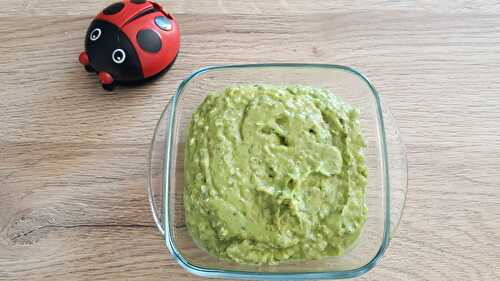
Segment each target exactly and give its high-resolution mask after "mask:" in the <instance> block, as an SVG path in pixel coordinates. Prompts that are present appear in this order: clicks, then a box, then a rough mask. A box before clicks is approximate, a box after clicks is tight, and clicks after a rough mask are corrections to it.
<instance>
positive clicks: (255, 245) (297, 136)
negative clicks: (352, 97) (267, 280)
mask: <svg viewBox="0 0 500 281" xmlns="http://www.w3.org/2000/svg"><path fill="white" fill-rule="evenodd" d="M358 116H359V111H358V110H357V109H355V108H353V107H351V106H349V105H348V104H346V103H344V102H343V101H342V100H341V99H339V98H338V97H336V96H335V95H334V94H332V93H330V92H328V91H327V90H323V89H316V88H309V87H302V86H289V87H270V86H240V87H233V88H227V89H225V90H224V91H222V92H216V93H211V94H209V95H208V96H207V98H206V99H205V101H204V102H203V103H202V104H201V105H200V106H199V107H198V109H197V110H196V112H195V113H194V114H193V119H192V121H191V124H190V128H189V132H188V138H187V141H186V150H185V162H184V163H185V167H184V168H185V182H186V184H185V191H184V206H185V214H186V224H187V227H188V230H189V233H190V234H191V236H192V238H193V239H194V241H195V242H196V243H197V244H198V245H199V246H200V247H202V248H203V249H205V250H206V251H208V252H209V253H210V254H211V255H213V256H216V257H218V258H221V259H224V260H232V261H235V262H238V263H245V264H271V263H278V262H282V261H286V260H291V259H293V260H297V259H319V258H322V257H326V256H337V255H341V254H342V253H343V252H344V251H345V250H346V249H347V248H349V246H351V245H352V244H353V242H354V241H355V240H356V238H357V237H358V236H359V234H360V232H361V229H362V227H363V224H364V222H365V220H366V216H367V215H366V214H367V208H366V205H365V191H366V184H367V182H366V181H367V168H366V166H365V161H364V157H363V152H362V149H363V147H365V142H364V141H363V137H362V135H361V132H360V127H359V123H358Z"/></svg>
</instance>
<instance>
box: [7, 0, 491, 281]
mask: <svg viewBox="0 0 500 281" xmlns="http://www.w3.org/2000/svg"><path fill="white" fill-rule="evenodd" d="M434 2H435V3H434ZM164 4H165V6H166V7H167V8H168V9H170V10H171V11H172V12H174V13H175V14H176V15H177V17H178V20H179V23H180V26H181V29H182V36H183V37H182V49H181V53H180V56H179V59H178V60H177V62H176V64H175V65H174V66H173V68H172V69H171V70H170V72H169V73H168V74H167V75H165V76H163V77H162V78H161V79H159V80H157V81H155V82H153V83H151V84H148V85H145V86H143V87H136V88H118V89H117V91H115V93H114V94H108V93H105V92H103V90H101V88H100V86H99V85H98V84H97V78H96V77H95V76H94V75H92V74H88V73H86V72H85V71H84V70H83V69H82V67H81V66H80V65H79V64H78V61H77V57H78V54H79V52H80V51H82V48H83V40H84V38H83V37H84V33H85V30H86V28H87V26H88V24H89V23H90V20H91V19H92V17H93V16H95V15H96V14H97V13H98V11H99V10H100V9H102V8H103V7H104V6H106V5H107V3H105V2H103V1H97V0H82V1H68V0H65V1H58V0H43V1H41V0H24V1H6V0H0V7H2V9H1V10H0V66H1V67H0V82H1V83H0V94H1V95H0V280H186V281H188V280H200V278H198V277H194V276H192V275H190V274H189V273H187V272H185V271H184V270H183V269H181V268H180V267H179V266H178V265H177V264H176V262H175V261H174V260H173V259H172V257H171V256H170V255H169V253H168V251H167V250H166V249H165V247H164V246H163V242H162V238H161V236H160V235H159V233H158V232H157V231H156V229H155V227H154V223H153V220H152V217H151V214H150V212H149V206H148V203H147V195H146V190H145V185H146V180H145V171H146V153H147V150H148V145H149V142H150V139H151V136H152V133H153V128H154V126H155V123H156V120H157V119H158V117H159V114H160V112H161V110H162V108H163V107H164V106H165V105H166V104H167V102H168V100H169V98H170V97H171V96H172V93H174V91H175V89H176V87H177V86H178V85H179V82H180V80H181V79H182V78H183V77H186V75H188V74H189V73H190V72H192V71H194V70H195V69H197V68H199V67H202V66H206V65H213V64H226V63H257V62H270V61H274V62H316V63H337V64H344V65H350V66H353V67H355V68H357V69H359V70H361V71H362V72H363V73H365V74H366V75H367V76H368V77H369V78H370V79H371V80H372V82H373V83H374V84H375V86H376V87H377V88H378V90H379V91H380V92H381V94H382V96H383V98H384V100H385V102H386V104H388V105H389V106H390V107H391V108H392V111H393V114H394V116H395V118H396V120H397V121H398V124H399V126H400V130H401V134H402V137H403V140H404V142H405V143H406V145H407V150H408V161H409V191H408V197H407V205H406V210H405V214H404V217H403V219H402V222H401V226H400V228H399V232H398V233H397V235H396V236H395V238H394V240H393V242H392V244H391V246H390V248H389V250H388V251H387V253H386V255H385V257H384V258H383V259H382V262H381V264H380V265H378V266H377V267H376V268H375V269H373V270H372V271H370V272H369V273H367V274H366V275H364V276H362V277H361V278H359V280H380V281H382V280H415V281H417V280H418V281H421V280H453V281H460V280H464V281H465V280H485V281H486V280H487V281H490V280H500V254H499V253H500V234H499V232H500V160H499V159H500V125H499V124H500V4H499V2H498V1H492V0H490V1H383V0H378V1H377V0H373V1H338V2H334V1H299V0H280V1H264V0H259V1H257V0H251V1H229V0H218V1H209V0H200V1H188V0H182V1H174V0H172V1H165V2H164Z"/></svg>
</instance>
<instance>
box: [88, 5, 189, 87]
mask: <svg viewBox="0 0 500 281" xmlns="http://www.w3.org/2000/svg"><path fill="white" fill-rule="evenodd" d="M179 45H180V32H179V27H178V25H177V22H176V20H175V19H174V17H173V16H172V15H171V14H169V13H166V12H165V11H164V10H163V8H162V7H161V6H160V5H159V4H157V3H154V2H151V1H146V0H125V1H122V2H118V3H115V4H112V5H110V6H108V7H107V8H106V9H104V10H103V11H102V12H101V13H100V14H98V15H97V17H96V18H95V19H94V20H93V21H92V23H91V24H90V26H89V28H88V30H87V35H86V37H85V52H83V53H81V54H80V57H79V60H80V63H81V64H83V65H84V66H85V69H86V70H87V71H89V72H96V73H97V74H98V75H99V80H100V81H101V83H102V86H103V88H104V89H106V90H112V89H113V88H114V86H115V84H116V83H130V82H132V83H134V82H142V81H145V80H147V79H149V78H152V77H154V76H156V75H158V74H160V73H162V72H164V71H167V70H168V69H169V68H170V66H171V65H172V64H173V63H174V61H175V59H176V58H177V54H178V52H179Z"/></svg>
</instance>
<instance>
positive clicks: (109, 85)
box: [99, 71, 115, 91]
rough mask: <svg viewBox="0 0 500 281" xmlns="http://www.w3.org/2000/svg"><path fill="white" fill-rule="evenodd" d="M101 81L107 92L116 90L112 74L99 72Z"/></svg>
mask: <svg viewBox="0 0 500 281" xmlns="http://www.w3.org/2000/svg"><path fill="white" fill-rule="evenodd" d="M99 80H100V81H101V84H102V88H103V89H104V90H106V91H112V90H113V89H114V88H115V83H114V82H115V80H114V79H113V76H111V74H109V73H107V72H105V71H102V72H99Z"/></svg>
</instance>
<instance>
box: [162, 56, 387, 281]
mask: <svg viewBox="0 0 500 281" xmlns="http://www.w3.org/2000/svg"><path fill="white" fill-rule="evenodd" d="M265 67H283V68H287V67H289V68H293V67H311V68H327V69H340V70H344V71H347V72H350V73H352V74H354V75H355V76H357V77H358V78H360V79H361V80H362V81H364V82H365V83H366V84H367V85H368V87H369V88H370V90H371V92H372V94H373V96H374V97H375V101H376V105H377V115H378V123H379V124H378V125H379V126H378V127H379V134H380V135H381V148H382V154H383V159H382V162H383V171H384V177H385V181H384V183H385V184H384V188H385V192H386V198H385V201H386V202H385V203H386V206H387V207H386V211H385V222H384V237H383V239H382V243H381V245H380V248H379V250H378V252H377V254H376V255H375V256H374V257H373V258H372V259H371V260H370V261H369V262H368V263H367V264H366V265H364V266H361V267H359V268H356V269H353V270H346V271H337V272H301V273H267V272H266V273H252V272H244V271H231V270H218V269H209V268H204V267H199V266H196V265H193V264H191V263H190V262H189V261H187V260H186V259H185V258H184V257H183V256H182V255H181V254H180V253H179V251H178V250H177V248H176V246H175V243H174V241H173V240H172V234H171V233H170V229H169V227H168V226H169V222H170V217H169V215H170V212H169V209H170V208H169V205H168V198H169V196H168V195H169V191H170V186H169V177H170V174H171V171H170V166H171V165H170V162H171V161H172V159H171V158H170V155H171V147H172V143H171V142H172V129H173V125H174V118H175V112H176V105H177V99H178V97H180V95H181V94H182V92H183V90H184V88H185V86H186V85H187V84H188V83H189V82H190V81H191V80H192V79H194V78H196V77H197V76H200V75H201V74H203V73H206V72H209V71H212V70H220V69H237V68H265ZM169 105H170V109H169V113H170V116H169V122H168V133H167V141H166V143H165V146H166V147H165V157H168V158H164V159H168V161H164V167H163V179H164V180H163V206H164V221H165V222H164V226H163V227H164V233H165V235H164V238H165V245H166V247H167V249H168V250H169V251H170V253H171V254H172V255H173V256H174V258H175V260H176V261H177V263H178V264H179V265H180V266H181V267H182V268H184V269H185V270H186V271H188V272H190V273H192V274H194V275H197V276H201V277H210V278H237V279H247V280H251V279H255V278H260V279H267V280H310V279H346V278H355V277H358V276H361V275H362V274H364V273H366V272H368V271H370V270H371V269H372V268H373V267H375V265H377V264H378V263H379V262H380V260H381V258H382V256H383V254H384V253H385V251H386V249H387V248H388V246H389V243H390V224H391V223H390V214H391V212H390V210H391V202H390V201H391V200H390V195H391V194H390V181H389V171H388V167H389V165H388V157H387V151H388V149H387V142H386V135H385V127H384V121H383V114H382V106H381V98H380V95H379V93H378V91H377V90H376V89H375V87H374V86H373V84H372V83H371V82H370V80H369V79H368V78H367V77H366V76H364V75H363V74H362V73H361V72H359V71H357V70H356V69H354V68H352V67H349V66H343V65H337V64H310V63H265V64H233V65H216V66H207V67H203V68H200V69H198V70H196V71H194V72H193V73H191V74H190V75H189V76H188V77H187V78H185V79H184V80H182V82H181V83H180V85H179V87H178V88H177V91H176V93H175V95H174V96H173V97H172V99H171V102H170V103H169Z"/></svg>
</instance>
